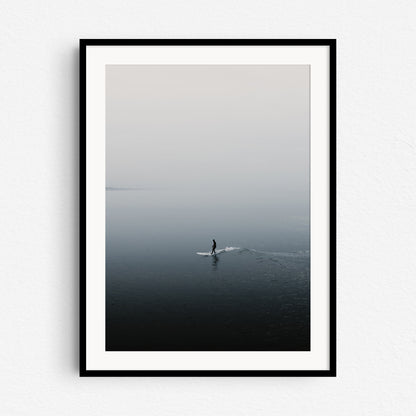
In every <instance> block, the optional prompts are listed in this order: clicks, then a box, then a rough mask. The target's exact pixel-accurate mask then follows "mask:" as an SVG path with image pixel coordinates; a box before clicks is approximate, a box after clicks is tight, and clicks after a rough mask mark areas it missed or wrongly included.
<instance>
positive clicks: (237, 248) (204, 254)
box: [196, 247, 240, 256]
mask: <svg viewBox="0 0 416 416" xmlns="http://www.w3.org/2000/svg"><path fill="white" fill-rule="evenodd" d="M235 250H240V247H225V248H220V249H218V250H215V254H221V253H228V252H229V251H235ZM196 254H198V256H214V254H211V252H208V253H204V252H200V251H198V252H197V253H196Z"/></svg>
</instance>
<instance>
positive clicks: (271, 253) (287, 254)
mask: <svg viewBox="0 0 416 416" xmlns="http://www.w3.org/2000/svg"><path fill="white" fill-rule="evenodd" d="M236 250H238V253H240V254H242V253H250V254H255V255H258V256H268V257H297V258H299V257H301V258H302V257H304V258H306V257H309V251H307V250H301V251H293V252H282V251H262V250H256V249H254V248H240V247H225V248H220V249H218V250H215V251H216V254H221V253H227V252H230V251H236ZM196 254H198V256H212V254H211V252H199V251H198V252H197V253H196Z"/></svg>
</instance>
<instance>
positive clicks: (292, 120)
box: [106, 65, 309, 203]
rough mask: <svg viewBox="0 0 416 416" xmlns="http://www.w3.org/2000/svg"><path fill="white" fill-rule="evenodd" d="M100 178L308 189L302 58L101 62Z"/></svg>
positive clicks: (218, 187) (293, 193) (282, 191)
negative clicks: (286, 61) (282, 61)
mask: <svg viewBox="0 0 416 416" xmlns="http://www.w3.org/2000/svg"><path fill="white" fill-rule="evenodd" d="M106 109H107V112H106V152H107V153H106V154H107V165H106V175H107V186H116V187H118V186H120V187H123V186H125V187H128V186H130V187H131V186H135V187H149V188H151V187H155V188H170V189H172V188H178V189H190V190H191V189H193V190H195V189H201V188H202V189H204V190H205V191H206V192H210V193H213V194H216V195H218V196H221V195H226V194H227V193H229V192H233V194H234V195H235V196H236V197H237V198H238V195H247V194H250V193H253V192H254V194H256V193H257V194H261V192H262V191H265V192H269V193H270V192H272V193H273V194H275V193H276V194H278V195H285V198H289V199H293V201H297V202H300V201H302V202H303V203H306V201H308V198H309V66H306V65H235V66H234V65H155V66H153V65H108V66H107V67H106Z"/></svg>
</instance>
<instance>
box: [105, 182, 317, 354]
mask: <svg viewBox="0 0 416 416" xmlns="http://www.w3.org/2000/svg"><path fill="white" fill-rule="evenodd" d="M259 195H260V194H259ZM261 195H262V197H261V198H260V197H258V198H257V197H256V192H255V190H254V191H253V192H251V193H250V197H247V198H242V197H241V200H236V199H235V196H232V195H230V197H229V198H222V200H221V201H218V200H216V199H215V198H214V195H210V194H205V193H204V192H202V191H198V190H192V191H190V190H185V189H182V190H180V189H175V190H172V189H153V190H151V189H149V190H107V192H106V197H107V205H106V209H107V220H106V221H107V224H106V251H107V254H106V348H107V350H292V351H293V350H309V348H310V322H309V321H310V312H309V310H310V298H309V296H310V294H309V292H310V291H309V289H310V281H309V274H310V273H309V270H310V267H309V251H308V250H309V219H308V216H307V213H305V212H300V211H298V210H297V208H296V206H287V205H284V204H283V203H281V204H279V203H270V204H268V200H267V197H264V195H265V193H264V192H262V193H261ZM270 200H273V201H274V200H276V198H275V196H273V198H270ZM265 207H267V208H265ZM212 238H215V239H216V241H217V250H218V249H222V248H225V247H234V248H235V249H233V250H230V251H227V252H223V253H220V254H219V255H218V256H216V257H205V256H200V255H197V254H196V253H197V252H208V251H210V248H211V240H212Z"/></svg>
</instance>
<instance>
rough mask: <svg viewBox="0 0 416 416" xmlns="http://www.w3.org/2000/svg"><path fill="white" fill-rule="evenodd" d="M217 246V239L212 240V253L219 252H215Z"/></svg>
mask: <svg viewBox="0 0 416 416" xmlns="http://www.w3.org/2000/svg"><path fill="white" fill-rule="evenodd" d="M216 248H217V242H216V241H215V240H212V250H211V255H212V254H217V253H216V252H215V249H216Z"/></svg>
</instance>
